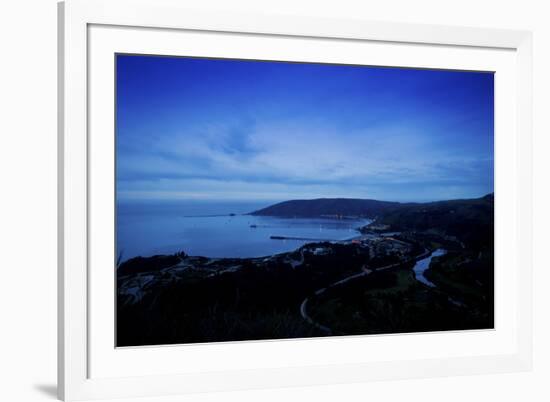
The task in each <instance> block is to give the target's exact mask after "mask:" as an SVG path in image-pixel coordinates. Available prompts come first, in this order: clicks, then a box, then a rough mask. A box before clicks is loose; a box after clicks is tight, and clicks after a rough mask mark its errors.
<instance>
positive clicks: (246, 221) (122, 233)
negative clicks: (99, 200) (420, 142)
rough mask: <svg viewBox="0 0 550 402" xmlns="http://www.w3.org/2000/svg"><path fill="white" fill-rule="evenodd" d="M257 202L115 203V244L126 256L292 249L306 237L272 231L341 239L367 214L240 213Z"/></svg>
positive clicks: (255, 254) (259, 252)
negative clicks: (332, 216) (354, 217)
mask: <svg viewBox="0 0 550 402" xmlns="http://www.w3.org/2000/svg"><path fill="white" fill-rule="evenodd" d="M265 206H266V204H265V203H262V204H258V203H235V202H232V203H201V204H199V203H191V202H180V203H174V202H170V203H168V202H161V203H153V202H147V203H144V202H140V203H138V202H132V203H119V204H118V205H117V250H119V251H121V252H122V260H126V259H128V258H132V257H135V256H138V255H141V256H150V255H154V254H169V253H174V252H177V251H184V252H186V253H187V254H189V255H202V256H206V257H261V256H267V255H271V254H276V253H281V252H285V251H290V250H294V249H296V248H298V247H300V246H301V245H302V244H304V243H305V241H301V240H273V239H270V236H289V237H302V238H310V239H326V240H343V239H347V238H350V237H353V236H356V235H358V232H357V231H356V230H355V229H356V228H358V227H360V226H363V225H366V224H367V223H369V222H370V221H369V220H366V219H362V220H359V219H357V220H352V219H344V220H336V219H326V218H316V219H303V218H294V219H285V218H276V217H265V216H250V215H240V214H243V213H248V212H251V211H254V210H256V209H259V208H262V207H265Z"/></svg>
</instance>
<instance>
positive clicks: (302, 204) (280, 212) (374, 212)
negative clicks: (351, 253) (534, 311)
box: [251, 194, 494, 245]
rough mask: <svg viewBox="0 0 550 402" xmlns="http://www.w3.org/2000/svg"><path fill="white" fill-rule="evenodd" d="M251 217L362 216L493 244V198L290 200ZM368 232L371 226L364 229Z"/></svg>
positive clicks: (399, 227)
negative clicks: (429, 200)
mask: <svg viewBox="0 0 550 402" xmlns="http://www.w3.org/2000/svg"><path fill="white" fill-rule="evenodd" d="M251 215H263V216H278V217H304V218H305V217H308V218H311V217H320V216H338V217H346V216H350V217H351V216H355V217H357V216H360V217H366V218H371V219H374V218H376V224H383V225H385V226H386V227H387V229H388V230H396V231H415V232H425V231H436V232H438V233H444V234H447V235H453V236H458V237H460V238H462V239H464V240H465V241H466V242H467V243H469V244H470V245H480V244H486V243H487V241H488V239H489V240H490V241H492V240H491V239H492V238H493V227H494V216H493V215H494V195H493V194H488V195H486V196H484V197H481V198H473V199H459V200H448V201H435V202H427V203H399V202H387V201H377V200H362V199H348V198H320V199H315V200H291V201H285V202H281V203H278V204H275V205H271V206H269V207H267V208H263V209H260V210H258V211H254V212H252V213H251ZM365 229H367V230H368V226H367V227H366V228H365Z"/></svg>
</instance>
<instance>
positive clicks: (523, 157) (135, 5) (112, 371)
mask: <svg viewBox="0 0 550 402" xmlns="http://www.w3.org/2000/svg"><path fill="white" fill-rule="evenodd" d="M186 5H187V7H189V6H188V4H185V3H183V2H181V1H177V0H157V1H152V0H134V1H130V0H95V1H94V0H68V1H65V2H64V3H60V4H59V49H60V51H59V183H60V184H59V230H58V232H59V280H58V286H59V291H58V294H59V311H58V339H59V341H58V356H59V359H58V392H59V397H60V398H61V399H64V400H82V399H96V398H108V397H109V398H115V397H141V396H157V395H167V394H178V393H190V392H206V391H220V390H238V389H252V388H264V387H280V386H299V385H316V384H329V383H346V382H358V381H368V380H380V379H400V378H415V377H430V376H442V375H464V374H475V373H499V372H511V371H521V370H529V369H530V367H531V361H532V340H531V338H532V336H531V311H532V308H531V269H532V268H531V266H532V262H531V259H532V252H531V245H532V235H531V232H532V207H531V203H532V196H531V194H532V188H531V187H532V184H531V182H532V168H531V153H532V150H531V147H532V140H531V109H532V105H531V90H532V88H531V86H532V73H531V58H532V55H531V53H532V50H531V49H532V39H531V33H529V32H525V31H508V30H495V29H481V28H463V27H446V26H430V25H412V24H401V23H390V22H368V21H362V20H324V19H315V18H308V17H296V16H282V15H252V14H250V15H243V14H233V13H229V12H212V11H208V12H206V11H200V10H197V9H189V8H186ZM98 28H99V31H101V32H99V31H98ZM120 28H123V29H122V31H123V33H121V34H117V33H115V31H120ZM94 30H95V31H94ZM92 32H94V33H93V35H92ZM96 32H99V33H97V34H96ZM184 34H188V35H198V36H200V35H201V34H208V35H218V37H219V38H222V37H223V36H231V35H233V36H238V37H253V38H255V39H254V41H250V42H251V43H252V44H249V45H246V46H249V47H248V48H247V49H248V50H247V49H245V48H243V49H240V48H238V49H237V47H235V50H234V51H237V52H240V51H243V52H250V51H251V50H250V49H258V48H260V47H262V48H265V49H262V52H268V53H269V52H270V48H269V46H270V45H269V44H270V43H272V44H274V43H276V41H277V40H280V39H281V40H282V39H284V40H287V41H295V42H297V43H298V44H297V45H296V46H295V48H296V49H297V50H298V51H299V50H300V46H304V45H303V44H301V45H300V41H304V40H307V41H310V42H311V43H312V44H314V43H315V41H318V42H323V43H324V44H325V45H326V44H327V43H330V46H332V47H331V49H332V50H334V52H333V53H331V54H332V55H333V56H331V57H334V58H338V57H346V52H347V53H350V50H349V49H348V50H345V49H344V48H345V47H346V46H348V45H349V46H350V48H351V46H362V44H372V45H373V46H376V47H378V48H380V49H381V53H380V54H381V56H380V57H382V58H383V59H381V60H387V61H386V64H385V65H401V64H400V63H401V62H399V61H397V59H396V61H395V62H392V60H393V59H392V58H391V56H392V50H391V49H393V51H394V52H395V50H396V49H397V48H399V49H406V48H407V47H410V46H415V47H416V48H415V52H412V53H418V52H422V51H425V55H426V58H425V59H424V61H422V60H420V56H418V55H417V56H414V55H411V56H408V57H412V58H413V59H411V60H413V62H412V63H413V64H414V65H415V66H419V67H433V68H445V67H449V66H452V65H453V64H452V63H455V64H456V65H455V67H457V68H458V67H461V66H463V67H464V68H479V69H484V68H485V67H484V66H487V67H486V68H487V69H491V68H492V67H491V66H492V65H494V66H496V67H495V71H497V72H498V71H501V72H502V74H501V75H500V76H501V77H503V78H502V80H501V84H499V85H500V86H498V87H497V89H496V94H495V99H496V103H499V102H500V101H499V96H500V97H503V96H504V95H505V94H508V95H510V96H508V100H507V101H506V102H500V105H501V106H499V107H500V108H501V109H498V110H500V112H499V115H500V116H502V118H503V120H502V121H501V120H499V119H497V120H496V123H495V124H496V130H495V138H496V140H495V142H496V144H497V145H496V147H497V154H496V155H497V156H496V158H498V155H499V152H500V155H503V158H501V160H500V162H499V161H498V160H497V162H496V165H495V174H496V176H497V179H498V177H499V176H500V177H503V176H506V178H507V180H501V181H499V180H497V181H496V188H497V190H496V194H497V195H496V197H497V198H496V213H497V215H498V214H501V215H502V216H508V217H509V219H508V220H509V221H510V222H508V223H503V224H499V220H498V219H497V220H496V225H495V227H496V229H495V230H496V237H497V242H498V239H499V236H500V235H499V233H501V234H502V236H500V238H501V241H500V243H501V247H500V248H499V247H498V246H497V249H496V253H497V264H503V266H504V264H505V265H506V270H505V272H504V271H503V272H504V274H503V275H502V276H503V277H505V278H504V279H503V281H499V280H497V281H496V287H497V288H496V293H497V294H498V293H499V292H500V293H501V296H502V293H503V292H508V293H507V295H510V296H511V297H506V300H508V301H507V303H509V304H508V305H506V306H505V307H506V310H507V311H508V312H510V311H511V312H512V313H510V317H507V316H503V317H504V319H505V320H508V319H509V322H508V321H506V322H504V323H503V321H502V320H501V324H502V325H501V326H500V327H498V326H497V328H496V330H495V331H493V332H492V333H490V334H487V333H477V332H474V333H465V332H460V331H458V332H454V333H445V334H425V335H418V336H416V335H414V334H413V335H410V334H409V335H403V336H401V335H395V336H394V335H392V336H377V337H370V338H369V337H346V338H345V339H344V338H339V337H335V338H324V339H322V340H316V339H315V340H302V341H269V342H244V343H243V342H240V343H226V344H215V345H214V346H212V347H210V349H208V348H207V347H206V346H204V347H201V346H199V347H196V348H194V349H183V348H182V347H181V346H174V347H169V348H167V347H158V348H145V349H140V350H139V351H123V350H115V348H114V345H112V347H109V345H108V342H107V343H106V342H103V341H100V340H101V339H109V337H110V336H111V335H110V332H109V331H111V330H112V328H111V327H109V323H108V322H109V320H110V318H108V319H107V320H106V322H104V323H100V321H98V320H100V319H99V318H97V316H102V317H103V316H105V315H104V314H98V313H97V312H104V311H107V310H102V309H109V308H110V307H113V304H112V303H114V300H113V299H114V298H108V297H107V298H105V300H106V301H103V302H102V303H100V302H98V301H97V300H98V298H97V297H94V292H97V289H98V287H103V286H105V288H106V289H109V286H111V284H110V283H103V279H101V278H103V277H102V276H101V275H97V274H96V273H95V272H96V271H94V269H92V268H93V261H95V260H97V258H96V255H95V254H94V253H95V252H96V249H91V248H90V240H91V239H92V240H93V239H94V236H96V237H97V236H98V233H99V237H102V236H101V234H103V233H104V231H103V230H104V229H105V227H104V226H101V224H97V223H96V219H97V218H96V217H97V216H98V214H97V213H96V214H95V215H93V216H91V215H90V211H91V210H94V208H95V211H98V209H97V202H96V201H97V200H96V198H95V197H96V196H95V195H96V194H98V192H96V191H95V190H94V191H90V188H91V186H93V180H94V179H93V177H98V175H101V174H107V175H108V174H109V171H110V170H109V167H110V166H111V165H109V163H107V164H106V169H104V172H103V173H102V172H101V171H100V170H98V168H97V164H94V161H95V160H97V158H103V159H109V157H110V156H112V154H109V153H108V151H99V153H98V152H97V151H93V152H92V150H93V149H95V150H97V149H102V148H101V147H99V148H98V144H99V145H101V144H106V143H108V142H109V141H111V143H112V137H110V136H109V134H108V133H106V134H98V131H97V130H98V127H101V128H105V127H106V130H107V131H109V127H112V125H109V124H110V122H109V120H108V116H106V115H105V114H104V115H102V114H101V113H102V112H101V110H100V109H101V108H95V107H94V112H93V113H94V114H92V113H91V112H90V107H91V106H92V105H96V104H98V105H101V104H103V103H104V102H103V100H105V99H106V98H97V96H100V97H101V96H104V97H106V96H110V95H112V85H111V84H112V82H111V81H109V80H110V79H111V78H109V76H108V74H97V73H96V72H95V70H94V71H92V69H95V68H96V66H97V68H98V69H101V68H103V67H106V66H107V67H108V64H97V63H101V60H102V58H101V56H97V55H100V54H107V55H108V54H112V53H113V52H117V51H120V50H121V48H118V47H117V46H122V47H123V48H124V49H126V48H128V49H133V50H135V51H137V52H140V49H146V46H151V49H153V48H154V47H155V46H156V43H157V42H158V41H159V36H158V35H162V36H163V38H164V39H166V40H163V43H164V45H163V46H164V48H163V49H160V48H159V49H157V50H156V51H158V52H160V53H162V52H168V53H169V54H174V52H175V51H176V50H174V49H176V48H177V46H178V43H179V42H177V41H178V40H180V39H178V38H179V36H178V35H180V36H181V35H184ZM235 34H236V35H235ZM132 35H134V36H132ZM135 35H138V36H139V38H138V39H139V40H136V38H137V37H135ZM171 37H174V38H176V39H174V41H173V42H174V44H173V45H170V43H172V39H170V38H171ZM109 38H112V40H108V39H109ZM132 38H133V39H132ZM106 39H107V40H106ZM183 40H185V38H183ZM136 42H139V43H140V45H139V46H140V47H136V46H137V45H135V43H136ZM148 42H150V45H147V43H148ZM257 42H259V43H262V44H264V43H265V44H266V45H265V46H260V45H258V44H255V43H257ZM132 43H134V45H132ZM344 44H345V46H344ZM325 45H323V46H325ZM170 46H173V47H172V48H171V47H170ZM250 46H252V47H250ZM327 46H328V45H327ZM392 46H393V48H392ZM340 48H342V50H341V51H340V50H339V49H340ZM384 48H388V49H386V50H384ZM98 49H99V50H98ZM319 49H322V48H319ZM430 49H431V50H430ZM96 51H98V52H99V53H95V52H96ZM213 51H215V50H213ZM218 51H219V50H218ZM258 51H259V50H258ZM432 51H433V52H448V53H445V54H446V55H447V54H448V55H449V58H448V60H446V61H445V62H443V61H442V62H441V63H443V64H438V62H436V61H435V58H430V57H429V53H430V52H432ZM101 52H103V53H101ZM141 52H143V53H147V52H146V51H145V50H141ZM468 53H472V54H471V55H469V56H468ZM439 54H441V53H439ZM493 54H494V55H493ZM499 54H501V55H502V57H500V56H498V55H499ZM255 56H257V55H255ZM287 57H288V58H289V59H292V58H297V57H300V56H299V55H298V53H296V54H295V56H292V55H289V56H287ZM304 57H310V58H311V57H316V56H315V55H314V54H311V55H309V56H304ZM319 57H320V56H319ZM323 57H328V56H323ZM414 57H416V59H417V60H416V61H414ZM462 58H463V59H464V60H469V61H464V62H459V61H458V59H462ZM493 59H494V60H493ZM333 60H334V59H333ZM336 60H337V59H336ZM453 60H454V61H453ZM444 63H447V64H444ZM460 63H466V64H460ZM102 66H103V67H102ZM92 76H93V77H94V79H90V77H92ZM103 78H106V80H105V83H102V82H101V81H102V80H103ZM504 81H505V82H504ZM498 88H502V91H500V93H498V92H497V91H499V89H498ZM506 91H508V92H506ZM102 94H103V95H102ZM96 110H99V114H98V113H97V112H96ZM105 110H107V112H105V113H106V114H108V113H109V111H108V110H109V109H108V108H107V109H105ZM505 112H506V113H505ZM97 116H99V117H97ZM94 119H95V120H94ZM505 119H508V120H505ZM505 123H510V124H509V125H506V124H505ZM103 132H105V130H104V131H101V133H103ZM103 135H104V136H105V137H103ZM100 137H101V142H100V143H98V142H97V139H98V138H100ZM499 139H500V140H499ZM499 143H500V144H501V145H499ZM499 149H500V151H499ZM499 183H500V184H499ZM499 194H502V196H500V195H499ZM104 196H106V197H107V199H108V196H109V194H106V195H105V194H104ZM498 197H502V198H501V199H502V202H500V201H498ZM104 199H105V198H104ZM99 211H100V212H102V211H103V210H99ZM105 212H106V214H107V215H108V214H109V213H110V212H109V211H107V210H105ZM497 218H498V216H497ZM506 225H509V226H506ZM91 228H92V229H93V230H92V229H91ZM510 234H512V235H510ZM107 239H108V236H107ZM94 241H95V240H94ZM499 249H500V250H501V255H500V258H499ZM519 256H521V261H520V260H519ZM497 275H498V272H497ZM111 277H112V275H111ZM108 281H109V279H108V278H107V279H106V281H105V282H108ZM92 283H93V284H94V285H93V286H91V284H92ZM499 287H502V288H501V289H500V288H499ZM503 300H504V298H503ZM109 303H111V304H109ZM500 308H503V307H502V304H501V307H500ZM497 320H498V314H497ZM508 324H509V325H508ZM484 338H486V339H484ZM460 339H466V340H465V341H464V343H463V344H461V345H458V344H456V345H457V346H456V350H455V351H454V352H453V353H452V354H448V355H445V357H441V356H443V355H438V354H436V353H432V354H430V353H427V352H423V351H422V352H419V353H416V354H415V355H408V356H407V357H406V358H399V355H396V356H393V357H392V358H391V359H383V358H379V359H374V360H373V359H370V360H369V359H367V357H365V356H363V355H362V354H361V353H357V352H356V351H357V350H366V349H364V348H366V347H367V346H368V345H367V343H371V344H374V343H377V346H376V347H378V343H380V344H381V347H386V348H393V349H395V350H400V349H399V348H400V347H406V345H407V344H408V343H411V344H412V343H415V344H416V345H428V344H433V345H437V344H438V342H439V344H440V346H441V348H442V349H445V345H446V344H449V343H451V342H453V343H454V342H456V340H460ZM481 342H488V343H492V344H494V345H496V346H495V349H494V350H492V349H486V350H487V351H486V352H483V348H482V347H481V346H482V345H483V344H482V343H481ZM478 343H479V345H478ZM476 345H478V346H479V347H477V348H476ZM480 345H481V346H480ZM497 346H499V347H498V348H497ZM500 346H502V347H500ZM361 348H363V349H361ZM321 350H323V351H325V352H326V353H327V354H328V355H330V353H333V355H330V356H332V357H331V358H328V357H327V358H326V359H321V358H318V357H316V354H318V353H317V352H319V351H321ZM345 350H348V352H349V351H353V353H348V354H346V353H344V352H343V353H338V351H345ZM380 350H383V349H380ZM298 351H300V352H301V353H296V352H298ZM134 352H135V353H134ZM186 353H187V355H185V354H186ZM352 354H353V355H354V356H353V358H352V357H351V355H352ZM170 355H174V356H175V355H178V356H180V357H181V356H189V358H188V359H187V360H188V361H190V362H193V361H198V360H193V359H201V360H203V361H204V362H205V363H204V364H203V365H201V366H200V369H196V370H193V367H184V365H183V364H180V363H177V360H176V361H175V362H174V361H169V359H170V357H169V356H170ZM191 355H192V356H193V357H191ZM296 355H300V357H299V358H297V357H296V358H290V357H288V359H287V360H284V359H283V360H281V359H280V358H279V359H277V356H279V357H280V356H283V357H285V356H296ZM215 356H223V357H224V358H223V359H224V360H223V362H222V361H217V360H216V358H215ZM236 356H241V357H242V359H239V362H238V363H239V364H237V361H236V360H235V359H236ZM255 356H256V357H257V356H262V362H259V361H258V359H256V360H254V359H253V357H255ZM119 357H120V360H119ZM247 357H249V358H247ZM136 359H137V360H136ZM285 359H286V357H285ZM300 359H301V360H300ZM240 360H242V361H240ZM136 361H138V362H139V361H141V362H145V364H144V365H146V366H148V367H149V368H150V369H149V370H141V368H140V367H137V368H136ZM179 361H181V359H179ZM228 362H229V363H228ZM222 363H223V364H222ZM160 364H162V366H163V367H164V368H165V369H164V370H156V369H155V368H156V367H159V366H160ZM197 367H198V365H197ZM151 368H152V369H151Z"/></svg>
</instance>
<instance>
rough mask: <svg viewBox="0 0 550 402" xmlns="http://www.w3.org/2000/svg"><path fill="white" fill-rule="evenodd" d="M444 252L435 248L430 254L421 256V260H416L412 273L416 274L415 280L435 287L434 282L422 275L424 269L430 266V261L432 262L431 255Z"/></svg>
mask: <svg viewBox="0 0 550 402" xmlns="http://www.w3.org/2000/svg"><path fill="white" fill-rule="evenodd" d="M445 253H446V251H445V250H443V249H437V250H435V251H434V252H433V253H432V254H431V255H430V256H428V257H426V258H423V259H421V260H418V261H417V262H416V265H415V266H414V268H413V269H414V274H415V276H416V280H417V281H420V282H422V283H423V284H425V285H428V286H430V287H432V288H435V284H434V283H433V282H430V281H429V280H428V279H426V277H425V276H424V271H426V270H427V269H428V268H429V267H430V263H431V262H432V258H433V257H439V256H442V255H444V254H445Z"/></svg>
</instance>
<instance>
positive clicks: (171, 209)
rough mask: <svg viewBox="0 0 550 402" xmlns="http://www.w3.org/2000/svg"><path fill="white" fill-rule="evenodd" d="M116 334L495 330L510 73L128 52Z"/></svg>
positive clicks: (160, 341)
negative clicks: (497, 100) (497, 154)
mask: <svg viewBox="0 0 550 402" xmlns="http://www.w3.org/2000/svg"><path fill="white" fill-rule="evenodd" d="M115 84H116V94H115V96H116V111H115V112H116V113H115V116H116V136H115V158H116V174H115V177H116V221H115V232H116V236H115V238H116V245H115V249H116V261H114V269H115V270H116V346H118V347H123V346H142V345H166V344H187V343H205V342H225V341H250V340H267V339H288V338H309V337H321V336H344V335H374V334H396V333H411V332H427V331H449V330H472V329H492V328H494V217H493V214H494V193H493V192H494V180H493V176H494V152H493V145H494V75H493V73H492V72H478V71H453V70H432V69H413V68H398V67H378V66H363V65H341V64H323V63H295V62H285V61H266V60H240V59H216V58H196V57H172V56H150V55H133V54H117V55H116V83H115Z"/></svg>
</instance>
